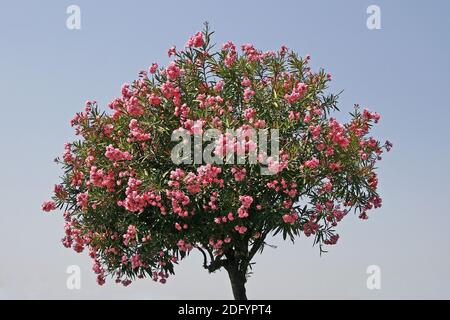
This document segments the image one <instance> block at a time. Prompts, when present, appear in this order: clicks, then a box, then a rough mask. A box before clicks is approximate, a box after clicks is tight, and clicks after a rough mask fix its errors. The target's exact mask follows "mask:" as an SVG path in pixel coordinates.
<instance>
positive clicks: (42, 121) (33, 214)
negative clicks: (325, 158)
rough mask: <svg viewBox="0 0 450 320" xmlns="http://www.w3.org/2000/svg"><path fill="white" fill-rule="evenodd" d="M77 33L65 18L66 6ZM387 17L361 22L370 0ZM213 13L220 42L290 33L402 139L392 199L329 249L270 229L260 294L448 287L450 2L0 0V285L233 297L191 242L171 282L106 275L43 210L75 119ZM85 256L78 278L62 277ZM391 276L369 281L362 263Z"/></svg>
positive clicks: (293, 42)
mask: <svg viewBox="0 0 450 320" xmlns="http://www.w3.org/2000/svg"><path fill="white" fill-rule="evenodd" d="M71 4H76V5H79V6H80V8H81V30H69V29H67V28H66V19H67V17H68V15H67V14H66V8H67V6H69V5H71ZM371 4H376V5H379V6H380V8H381V24H382V29H381V30H369V29H368V28H367V27H366V19H367V17H368V14H367V13H366V9H367V7H368V6H369V5H371ZM206 20H207V21H209V22H210V24H211V26H212V28H213V29H214V30H215V31H216V38H215V39H216V41H217V43H219V44H221V43H223V42H225V41H227V40H233V41H234V42H235V43H236V44H242V43H247V42H252V43H254V44H255V46H257V47H258V48H260V49H263V50H272V49H274V50H276V49H278V48H279V47H280V45H282V44H286V45H287V46H289V47H290V48H292V49H293V50H295V51H297V52H299V53H300V54H301V55H306V54H307V53H310V54H311V55H312V58H313V66H315V67H316V68H317V67H324V68H325V69H326V70H327V71H329V72H330V73H332V74H333V79H334V80H333V87H332V89H333V90H334V91H336V92H337V91H340V90H341V89H345V92H344V93H343V94H342V99H341V104H340V107H341V110H342V111H344V112H347V111H351V108H352V105H353V104H354V103H360V104H361V105H362V106H367V107H369V108H371V109H373V110H375V111H377V112H379V113H381V115H382V121H381V123H380V124H379V125H378V127H377V129H376V131H375V134H376V136H377V137H380V138H381V139H390V140H391V141H393V143H394V149H393V151H392V152H391V153H389V154H386V155H385V159H384V160H383V161H381V162H380V170H379V178H380V192H381V195H382V197H383V207H382V208H381V209H379V210H376V211H373V212H372V213H371V217H370V219H369V220H368V221H361V220H359V219H358V218H357V216H348V217H347V218H346V219H344V221H343V223H342V224H341V225H340V227H339V229H338V230H339V231H340V234H341V239H340V241H339V243H338V245H337V246H334V247H330V250H329V253H327V254H325V255H323V256H322V257H320V256H319V250H318V248H316V247H314V248H313V247H312V239H306V238H305V237H302V238H300V239H299V240H298V241H297V242H296V243H295V245H292V244H290V243H287V242H286V243H283V242H282V241H280V240H279V239H273V240H272V242H271V243H272V244H276V245H278V248H277V249H271V248H267V249H266V250H265V251H264V254H263V255H262V256H258V257H257V259H256V266H255V268H254V272H255V273H254V274H253V275H252V277H251V278H250V279H249V282H248V284H247V292H248V296H249V297H250V298H255V299H271V298H280V299H282V298H287V299H306V298H343V299H348V298H356V299H359V298H368V299H380V298H387V299H393V298H447V299H449V298H450V232H449V231H448V228H449V225H450V210H449V205H450V197H449V196H450V188H449V179H450V170H449V164H450V161H449V156H450V150H449V138H450V134H449V131H448V130H449V129H448V128H449V117H450V111H449V110H450V109H449V108H450V106H449V99H450V98H449V91H450V90H449V80H448V79H449V76H450V62H449V56H450V44H449V33H450V2H449V1H438V0H435V1H400V0H396V1H381V0H372V1H365V0H346V1H332V0H329V1H323V0H322V1H262V0H259V1H245V2H244V1H233V0H228V1H194V0H193V1H137V0H132V1H87V0H86V1H82V0H73V1H49V0H47V1H21V0H15V1H11V0H9V1H6V0H2V1H1V2H0V108H1V121H0V137H1V138H0V150H1V156H0V168H1V170H0V178H1V183H0V200H1V207H0V298H25V299H28V298H43V299H47V298H64V299H79V298H125V299H133V298H141V299H168V298H185V299H197V298H212V299H220V298H225V299H227V298H231V297H232V295H231V289H230V286H229V282H228V279H227V275H226V273H225V272H223V271H222V272H218V273H216V274H213V275H209V274H208V273H207V272H206V271H205V270H203V269H202V267H201V257H200V256H199V255H198V254H197V253H196V252H195V253H193V254H192V256H191V257H189V258H188V259H186V260H185V261H183V262H182V263H181V265H180V266H179V267H178V268H177V270H176V271H177V274H176V275H175V276H174V277H172V278H170V279H169V281H168V283H167V284H165V285H160V284H157V283H154V282H152V281H151V280H140V281H137V282H135V283H133V284H132V285H131V286H130V287H128V288H124V287H122V286H120V285H116V284H115V283H114V281H112V280H109V281H107V283H106V285H104V286H103V287H99V286H98V285H97V284H96V282H95V276H94V274H93V272H92V270H91V261H90V258H88V256H87V253H83V254H76V253H75V252H74V251H72V250H68V249H65V248H64V247H63V246H62V245H61V243H60V239H61V238H62V236H63V218H62V216H61V214H58V213H52V214H44V213H42V212H41V211H40V206H41V203H42V201H43V200H45V199H48V198H49V197H50V195H51V191H52V187H53V185H54V183H56V182H57V181H58V176H59V174H60V169H59V167H58V166H56V165H55V164H54V163H53V162H52V160H53V159H54V158H55V157H56V156H58V155H60V154H61V153H62V151H63V144H64V142H66V141H71V140H72V139H73V131H72V129H71V128H70V126H69V120H70V119H71V118H72V116H73V114H74V113H75V112H77V111H79V110H81V108H82V107H83V104H84V101H86V100H87V99H93V100H97V101H99V102H100V104H101V105H102V106H103V107H106V103H107V102H109V101H110V100H112V99H113V98H114V97H116V96H118V95H119V94H120V86H121V84H122V83H123V82H130V81H132V80H133V79H135V78H136V77H137V73H138V71H139V70H141V69H146V68H147V67H148V66H149V65H150V64H151V63H152V62H154V61H158V62H159V63H160V64H165V63H166V62H167V54H166V52H167V48H169V47H170V46H172V45H174V44H176V45H177V46H178V47H182V46H183V45H184V44H185V42H186V40H187V38H188V37H189V36H190V35H191V34H193V33H194V32H196V31H199V30H201V28H202V24H203V22H204V21H206ZM69 265H79V266H80V268H81V271H82V274H81V275H82V286H81V289H80V290H69V289H67V287H66V279H67V277H68V275H67V274H66V268H67V267H68V266H69ZM369 265H377V266H379V267H380V270H381V289H380V290H369V289H367V287H366V279H367V277H368V274H367V273H366V268H367V267H368V266H369Z"/></svg>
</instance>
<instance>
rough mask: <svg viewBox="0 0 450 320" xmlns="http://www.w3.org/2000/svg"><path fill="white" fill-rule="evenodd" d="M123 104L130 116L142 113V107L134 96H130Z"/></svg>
mask: <svg viewBox="0 0 450 320" xmlns="http://www.w3.org/2000/svg"><path fill="white" fill-rule="evenodd" d="M125 105H126V109H127V112H128V113H129V114H130V115H132V116H136V117H139V116H141V115H143V114H144V107H143V106H142V105H141V104H140V103H139V100H138V99H137V98H136V97H132V98H130V100H128V101H127V102H126V104H125Z"/></svg>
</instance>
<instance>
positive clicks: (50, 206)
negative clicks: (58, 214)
mask: <svg viewBox="0 0 450 320" xmlns="http://www.w3.org/2000/svg"><path fill="white" fill-rule="evenodd" d="M55 209H56V204H55V202H54V201H46V202H44V203H43V204H42V210H43V211H45V212H50V211H52V210H55Z"/></svg>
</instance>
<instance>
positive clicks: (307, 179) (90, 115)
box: [42, 24, 392, 299]
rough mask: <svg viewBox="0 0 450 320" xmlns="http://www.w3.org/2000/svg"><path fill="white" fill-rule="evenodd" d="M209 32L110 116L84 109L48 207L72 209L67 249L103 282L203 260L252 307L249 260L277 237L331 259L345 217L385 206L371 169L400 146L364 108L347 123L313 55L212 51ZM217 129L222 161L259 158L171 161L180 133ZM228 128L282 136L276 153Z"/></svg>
mask: <svg viewBox="0 0 450 320" xmlns="http://www.w3.org/2000/svg"><path fill="white" fill-rule="evenodd" d="M212 35H213V32H211V31H210V30H209V28H208V25H207V24H205V28H204V30H203V32H198V33H196V34H194V35H193V36H192V37H191V38H190V39H189V40H188V42H187V44H186V45H185V47H184V48H183V49H181V50H178V49H176V47H172V48H171V49H170V50H169V51H168V55H169V57H171V62H170V63H169V64H168V65H167V67H164V68H162V67H159V66H158V65H157V64H156V63H153V64H152V65H151V66H150V68H149V70H148V71H141V72H140V73H139V78H138V79H137V80H135V81H134V82H132V83H131V84H124V85H123V86H122V90H121V96H120V97H118V98H116V99H114V100H113V101H112V102H111V103H110V104H109V108H110V109H111V110H110V111H108V112H107V111H101V109H100V108H99V107H98V105H97V103H96V102H95V101H88V102H87V103H86V105H85V109H84V111H83V112H80V113H77V114H76V115H75V117H74V118H73V120H72V121H71V124H72V126H73V127H75V132H76V135H78V136H79V139H78V140H76V141H74V142H71V143H66V145H65V151H64V154H63V156H62V157H61V158H57V159H55V161H56V162H57V163H58V164H60V165H61V166H62V169H63V174H62V177H61V182H60V183H59V184H57V185H55V187H54V196H53V198H52V200H51V201H47V202H44V204H43V205H42V209H43V210H44V211H46V212H48V211H51V210H55V209H60V210H61V211H63V212H64V219H65V227H64V232H65V236H64V238H63V239H62V243H63V245H64V246H65V247H67V248H73V249H74V250H75V251H76V252H82V251H84V250H86V251H88V252H89V256H90V257H91V258H92V259H93V271H94V272H95V273H96V274H97V282H98V283H99V284H100V285H102V284H103V283H104V282H105V278H106V277H107V276H111V277H113V278H114V279H115V281H116V282H117V283H121V284H123V285H125V286H127V285H129V284H130V283H131V282H132V281H133V280H135V279H136V278H145V277H150V278H152V279H153V280H154V281H159V282H160V283H165V282H166V279H167V278H168V277H169V275H172V274H174V269H175V265H177V264H178V263H180V262H181V260H183V259H184V258H186V257H187V256H188V255H189V254H190V253H191V252H192V251H193V250H198V251H199V252H200V253H201V256H202V258H203V267H204V268H205V269H206V270H208V271H209V272H210V273H212V272H215V271H217V270H220V269H222V268H223V269H225V270H226V271H227V272H228V275H229V279H230V282H231V287H232V291H233V294H234V297H235V299H246V298H247V296H246V289H245V283H246V282H247V279H248V276H249V274H250V271H251V268H252V265H253V262H252V261H253V258H254V256H255V255H256V254H257V253H258V252H262V251H263V249H264V247H265V246H266V245H267V244H268V243H267V241H269V239H270V238H271V237H273V236H282V237H283V239H285V240H286V239H288V240H292V241H294V240H295V239H296V238H298V237H301V236H305V237H310V238H312V239H313V241H314V243H315V244H317V245H318V247H319V249H320V252H323V251H325V248H326V246H329V245H334V244H336V242H337V241H338V239H339V235H338V234H337V233H336V227H337V225H338V223H339V222H340V221H341V220H342V219H343V218H344V217H345V216H347V214H348V213H349V212H351V211H352V212H356V213H357V215H359V218H361V219H367V218H368V214H367V213H368V211H369V210H370V209H372V208H378V207H380V206H381V198H380V196H379V195H378V193H377V185H378V179H377V174H376V172H375V169H376V162H377V161H378V160H380V159H381V155H382V153H383V152H384V151H389V150H390V148H391V147H392V144H391V143H390V142H388V141H386V143H384V144H381V143H380V142H379V141H378V140H377V139H375V138H374V137H372V136H370V133H369V131H370V129H371V127H372V125H373V124H375V123H377V122H378V121H379V119H380V116H379V115H378V114H377V113H375V112H371V111H369V110H367V109H363V110H362V109H360V108H359V107H358V106H357V105H356V106H355V107H354V109H353V110H352V112H351V119H350V120H349V122H347V123H341V122H339V121H338V120H337V119H336V118H334V117H333V113H334V112H336V111H339V110H338V107H337V101H338V97H339V94H337V95H336V94H331V93H328V92H326V91H327V87H328V84H329V82H330V81H331V75H330V74H327V73H326V72H325V71H323V70H320V71H318V72H314V71H313V70H311V68H310V66H309V62H310V57H309V56H305V57H303V58H302V57H300V56H299V55H297V54H296V53H295V52H292V51H290V50H289V49H288V48H287V47H285V46H282V47H281V49H280V50H278V51H276V52H273V51H269V52H262V51H260V50H258V49H256V48H255V47H254V46H253V45H251V44H244V45H242V46H241V50H238V49H237V47H236V45H235V44H233V43H232V42H227V43H225V44H223V45H222V47H221V48H220V49H218V50H215V49H214V48H215V46H214V45H213V44H212V42H211V37H212ZM208 129H216V130H219V132H223V134H221V135H219V137H218V139H216V140H214V141H211V143H213V144H214V145H213V146H214V148H213V149H212V150H213V155H214V156H215V158H216V159H217V158H220V159H224V158H225V157H226V156H227V155H230V154H232V155H234V154H236V155H240V156H241V157H242V156H243V157H244V159H245V158H246V157H249V156H250V152H256V153H257V159H258V161H256V163H255V162H253V163H250V161H246V162H245V163H243V164H242V163H241V164H237V163H230V162H227V161H223V162H222V163H220V161H217V163H203V162H201V163H198V162H195V161H189V159H188V158H184V161H183V162H181V163H180V162H179V161H174V160H173V157H172V155H173V149H174V146H175V145H177V144H178V143H179V141H174V139H173V133H174V132H177V131H183V132H187V134H188V135H192V136H194V135H202V133H204V132H205V131H206V130H208ZM227 129H233V130H237V132H241V133H242V132H246V131H248V130H250V129H257V130H271V129H272V130H273V129H276V130H278V138H277V140H276V141H275V142H276V143H277V144H278V146H279V147H278V151H279V152H278V154H276V155H270V154H269V152H266V151H265V150H259V149H258V144H257V141H254V140H253V139H252V137H251V136H250V137H249V136H246V137H244V139H237V138H236V136H230V135H229V134H226V133H225V132H226V131H227ZM186 142H187V140H184V141H183V142H182V143H184V144H186ZM272 142H273V141H272ZM189 147H190V145H189ZM191 160H192V159H191ZM263 169H266V171H267V170H268V171H269V174H267V172H266V173H264V170H263Z"/></svg>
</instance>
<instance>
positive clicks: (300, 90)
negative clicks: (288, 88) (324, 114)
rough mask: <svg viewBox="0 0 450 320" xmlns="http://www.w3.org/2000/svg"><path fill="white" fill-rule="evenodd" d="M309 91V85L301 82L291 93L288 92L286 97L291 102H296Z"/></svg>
mask: <svg viewBox="0 0 450 320" xmlns="http://www.w3.org/2000/svg"><path fill="white" fill-rule="evenodd" d="M307 91H308V86H307V85H306V84H304V83H301V82H299V83H297V85H296V86H295V87H294V89H292V93H291V94H286V95H285V96H284V98H285V99H286V100H287V101H288V102H289V103H294V102H296V101H298V100H299V99H300V98H302V97H303V96H304V95H305V93H306V92H307Z"/></svg>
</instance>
